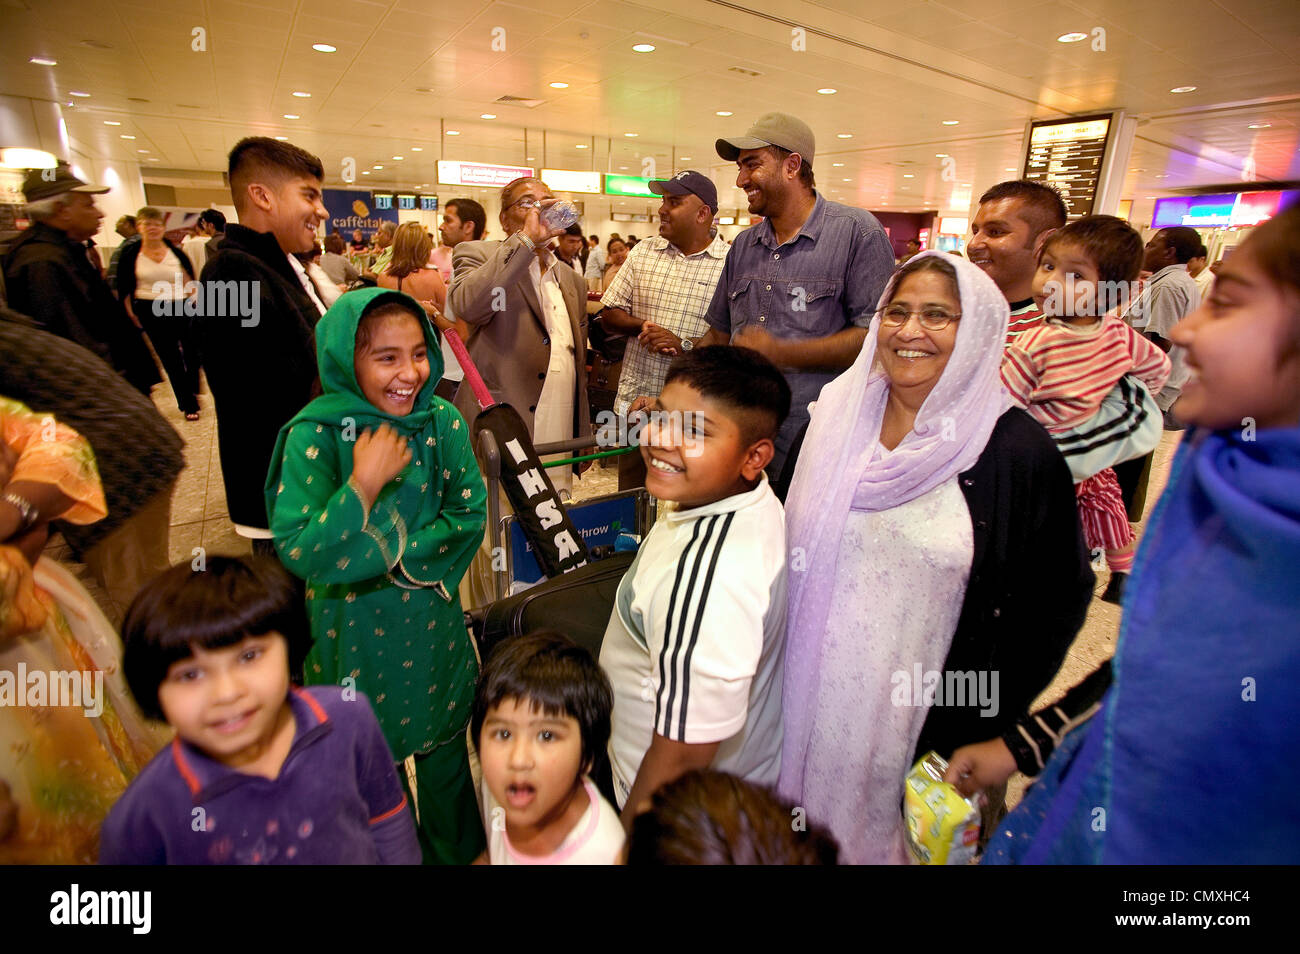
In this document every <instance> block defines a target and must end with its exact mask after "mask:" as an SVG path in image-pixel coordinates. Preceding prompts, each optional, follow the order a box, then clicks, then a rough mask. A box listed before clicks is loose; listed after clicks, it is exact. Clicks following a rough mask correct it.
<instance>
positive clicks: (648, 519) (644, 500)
mask: <svg viewBox="0 0 1300 954" xmlns="http://www.w3.org/2000/svg"><path fill="white" fill-rule="evenodd" d="M591 443H592V438H591V437H578V438H573V439H572V440H567V441H556V442H554V443H550V444H538V445H536V451H537V455H538V456H539V457H546V456H548V455H551V454H572V453H574V452H575V451H580V450H582V449H584V448H586V447H590V446H591ZM478 450H479V460H480V463H481V465H482V468H483V476H484V478H485V479H486V481H487V497H488V499H487V508H488V526H489V527H490V528H492V536H493V540H494V546H496V547H500V548H501V549H500V550H499V551H497V552H501V553H503V554H504V555H505V561H504V566H502V567H501V568H500V569H494V570H493V573H492V585H493V597H494V599H495V600H497V601H500V600H503V599H505V598H507V597H509V596H512V595H514V594H516V593H518V592H521V591H522V590H524V589H527V588H528V587H530V586H534V585H536V584H537V583H540V582H543V581H544V580H545V579H546V577H545V575H544V574H543V573H542V571H541V569H540V568H539V567H538V566H537V563H536V561H535V560H534V559H533V557H532V547H531V544H529V542H528V540H527V539H526V538H525V536H524V534H523V532H522V530H521V529H520V527H519V525H518V522H517V521H516V520H515V517H514V515H513V514H506V515H502V513H501V448H500V447H499V446H498V444H497V440H496V437H495V435H493V433H492V432H491V431H490V430H489V429H487V428H484V429H483V430H481V431H479V433H478ZM636 451H637V448H636V447H635V446H631V447H618V448H614V449H611V450H602V451H597V452H596V453H594V454H584V455H580V456H576V457H566V458H564V459H562V460H555V461H543V463H542V466H543V467H546V468H552V467H570V466H572V465H573V464H576V463H580V462H581V461H585V460H598V459H602V458H609V457H618V456H621V455H623V454H630V453H635V452H636ZM565 510H566V512H567V513H568V515H569V519H570V520H572V521H573V523H574V525H575V527H576V528H577V529H578V530H579V531H580V532H582V534H583V539H584V541H585V542H586V544H587V546H588V549H589V550H590V551H591V558H592V561H593V562H594V561H596V560H599V559H601V558H602V557H606V556H608V555H609V554H611V553H613V551H614V541H615V539H616V538H617V537H618V535H619V534H620V533H633V534H636V535H637V536H639V537H641V538H644V537H645V535H646V534H647V533H649V532H650V528H651V527H652V526H653V525H654V521H655V510H656V507H655V501H654V498H653V497H651V496H650V494H649V493H648V492H647V491H646V489H645V488H644V487H639V488H636V489H634V490H626V491H619V492H617V493H612V494H603V495H601V496H599V497H590V498H588V499H586V500H582V501H578V502H576V503H570V504H566V505H565ZM564 575H565V576H568V575H570V574H564Z"/></svg>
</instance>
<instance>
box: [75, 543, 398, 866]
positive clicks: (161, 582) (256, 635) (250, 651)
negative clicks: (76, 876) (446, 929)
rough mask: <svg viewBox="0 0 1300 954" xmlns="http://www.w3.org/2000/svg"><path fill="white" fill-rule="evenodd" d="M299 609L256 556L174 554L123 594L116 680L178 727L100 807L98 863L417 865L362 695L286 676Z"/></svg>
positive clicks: (294, 594) (293, 591)
mask: <svg viewBox="0 0 1300 954" xmlns="http://www.w3.org/2000/svg"><path fill="white" fill-rule="evenodd" d="M302 606H303V603H302V597H301V596H300V594H299V593H298V591H297V588H296V585H295V583H294V581H293V579H292V577H290V576H289V574H288V573H287V572H286V571H285V570H284V568H283V567H281V566H280V565H279V563H276V562H274V561H272V560H269V559H266V558H261V557H252V558H235V557H218V556H210V557H207V560H206V568H205V569H201V570H195V569H192V568H191V567H190V566H188V565H184V564H182V565H178V566H174V567H172V568H171V569H170V570H168V571H167V572H165V573H163V574H162V575H161V576H159V577H157V578H156V579H154V580H153V581H151V582H150V583H148V584H147V585H146V586H145V587H144V588H143V589H141V591H140V592H139V593H138V594H137V595H136V598H135V600H134V601H133V602H132V604H131V608H130V610H129V611H128V612H127V616H126V621H125V623H124V624H123V630H122V632H123V642H124V644H125V647H124V650H125V651H124V656H123V668H124V670H125V674H126V680H127V684H128V685H129V686H130V688H131V692H132V693H133V694H134V696H135V698H136V701H137V702H138V703H139V704H140V708H141V709H142V710H143V711H144V712H145V714H146V715H151V716H153V717H155V718H165V719H166V720H167V722H169V723H170V724H171V725H172V726H173V727H174V728H175V729H176V737H175V739H173V741H172V743H171V744H170V745H168V746H166V747H165V748H163V749H162V751H160V752H159V753H158V754H157V755H156V756H154V758H153V760H152V761H151V762H150V763H149V764H148V765H147V766H145V768H144V769H143V771H141V772H140V774H139V775H138V776H137V777H136V779H135V780H134V781H133V782H132V783H131V785H130V787H129V788H127V790H126V792H125V793H124V794H123V795H122V797H121V799H120V800H119V801H118V802H117V804H116V805H114V806H113V810H112V811H111V812H110V813H109V816H108V818H107V819H106V820H105V822H104V825H103V828H102V829H101V832H100V855H99V858H100V863H101V864H419V862H420V849H419V845H418V843H417V842H416V838H415V827H414V825H413V823H412V820H411V813H410V811H409V810H408V808H407V803H406V796H405V794H404V793H403V791H402V787H401V784H400V783H399V782H398V778H397V771H396V769H395V767H394V765H393V757H392V754H391V753H390V752H389V749H388V746H387V744H386V743H385V742H384V736H383V733H382V732H381V731H380V728H379V722H378V720H377V719H376V718H375V715H374V713H373V712H372V711H371V709H370V704H369V702H368V701H367V700H366V698H365V696H363V695H360V694H358V693H357V692H356V690H355V689H354V688H351V687H349V686H347V685H346V684H345V685H344V686H342V687H340V686H313V687H311V688H310V689H302V688H299V687H297V686H292V685H290V673H291V672H297V671H299V670H300V669H301V666H302V660H303V658H304V657H305V656H306V653H307V649H308V648H309V645H310V639H311V637H310V635H309V632H308V626H307V619H306V615H305V613H304V612H303V608H302ZM345 682H346V680H345Z"/></svg>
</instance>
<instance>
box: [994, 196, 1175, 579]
mask: <svg viewBox="0 0 1300 954" xmlns="http://www.w3.org/2000/svg"><path fill="white" fill-rule="evenodd" d="M1141 268H1142V238H1141V236H1139V235H1138V233H1137V232H1136V231H1135V230H1134V229H1133V228H1132V226H1130V225H1129V224H1128V223H1127V222H1125V221H1124V220H1122V219H1118V218H1116V217H1114V216H1111V215H1090V216H1086V217H1084V218H1082V219H1079V220H1078V221H1076V222H1072V223H1070V224H1069V225H1067V226H1065V228H1063V229H1060V230H1059V231H1057V232H1055V233H1053V234H1052V235H1051V237H1050V238H1048V239H1047V241H1046V242H1044V243H1043V248H1042V251H1041V252H1040V254H1039V259H1038V272H1037V273H1036V274H1035V276H1034V288H1033V294H1034V299H1035V300H1036V301H1037V302H1038V305H1039V307H1040V308H1041V309H1042V311H1043V314H1044V316H1045V319H1044V322H1043V324H1042V325H1040V326H1038V327H1036V328H1033V329H1031V330H1029V331H1027V332H1025V333H1024V334H1023V335H1021V336H1020V337H1019V338H1017V339H1016V341H1015V342H1014V343H1013V344H1011V345H1010V346H1009V347H1008V348H1007V350H1006V355H1005V357H1004V358H1003V362H1002V383H1003V384H1004V385H1006V388H1007V390H1008V391H1010V392H1011V396H1012V397H1013V398H1014V399H1015V400H1016V402H1017V403H1018V404H1020V405H1021V406H1022V407H1024V408H1025V409H1026V410H1027V411H1028V412H1029V413H1030V414H1031V415H1033V417H1034V419H1035V420H1037V421H1038V422H1039V423H1041V424H1042V425H1043V426H1044V427H1046V428H1047V430H1048V431H1049V432H1050V433H1052V434H1053V435H1056V434H1059V433H1062V432H1064V431H1068V430H1071V429H1075V428H1078V427H1079V426H1080V425H1082V424H1085V423H1086V422H1087V420H1088V419H1089V418H1091V417H1093V416H1094V415H1095V414H1096V413H1097V411H1098V409H1099V408H1100V407H1101V402H1102V399H1103V398H1104V397H1105V396H1106V394H1107V393H1108V392H1109V391H1110V390H1111V389H1112V388H1113V387H1114V386H1115V385H1116V383H1117V382H1118V381H1119V380H1120V378H1122V377H1123V376H1124V375H1126V374H1127V375H1132V376H1133V377H1134V378H1135V379H1136V380H1137V381H1138V382H1140V383H1141V384H1142V385H1143V386H1145V387H1146V388H1147V389H1148V390H1149V391H1151V393H1153V394H1154V393H1156V392H1158V391H1159V390H1160V388H1162V387H1163V386H1164V383H1165V379H1166V378H1168V377H1169V358H1168V357H1167V356H1166V355H1165V353H1164V352H1163V351H1161V350H1160V348H1159V347H1158V346H1157V345H1156V344H1155V343H1154V342H1152V341H1150V340H1148V339H1147V338H1145V337H1143V336H1142V335H1141V334H1139V333H1138V332H1136V331H1134V330H1133V329H1132V328H1130V327H1129V326H1128V325H1127V324H1125V323H1124V322H1123V321H1122V320H1120V319H1119V318H1118V317H1116V312H1117V311H1118V310H1119V309H1120V308H1121V307H1123V306H1126V305H1127V304H1128V303H1129V302H1130V301H1132V300H1133V299H1134V298H1135V297H1136V291H1135V286H1136V282H1137V277H1138V273H1139V272H1140V271H1141ZM1075 493H1076V494H1077V496H1078V501H1079V517H1080V519H1081V521H1082V523H1083V531H1084V537H1085V538H1086V540H1087V542H1088V546H1089V547H1090V548H1091V549H1094V550H1096V549H1098V548H1101V549H1104V550H1105V551H1106V563H1107V565H1108V566H1109V567H1110V572H1111V582H1110V584H1109V585H1108V586H1107V588H1106V592H1105V593H1104V594H1103V595H1102V599H1104V600H1108V601H1109V602H1114V603H1118V602H1120V599H1121V598H1122V595H1123V589H1124V581H1125V580H1126V579H1127V576H1128V573H1129V571H1130V570H1131V569H1132V567H1133V552H1134V549H1135V542H1134V538H1133V531H1132V528H1131V527H1130V526H1129V523H1128V513H1127V511H1126V509H1125V507H1124V499H1123V496H1122V495H1121V493H1120V489H1119V482H1118V481H1117V480H1116V478H1115V471H1114V470H1113V469H1111V468H1109V467H1107V468H1106V469H1105V470H1103V471H1101V472H1099V473H1097V474H1094V475H1093V476H1091V477H1088V478H1087V479H1086V480H1082V481H1080V482H1079V483H1077V484H1075Z"/></svg>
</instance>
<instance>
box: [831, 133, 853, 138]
mask: <svg viewBox="0 0 1300 954" xmlns="http://www.w3.org/2000/svg"><path fill="white" fill-rule="evenodd" d="M835 138H836V139H852V138H853V133H836V134H835Z"/></svg>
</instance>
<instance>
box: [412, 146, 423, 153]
mask: <svg viewBox="0 0 1300 954" xmlns="http://www.w3.org/2000/svg"><path fill="white" fill-rule="evenodd" d="M411 152H424V147H423V146H412V147H411Z"/></svg>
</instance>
